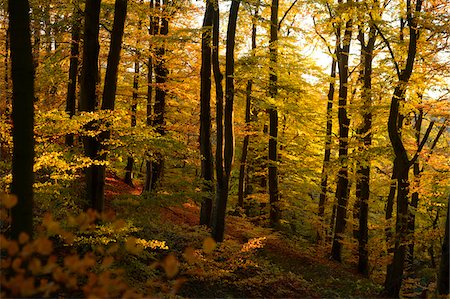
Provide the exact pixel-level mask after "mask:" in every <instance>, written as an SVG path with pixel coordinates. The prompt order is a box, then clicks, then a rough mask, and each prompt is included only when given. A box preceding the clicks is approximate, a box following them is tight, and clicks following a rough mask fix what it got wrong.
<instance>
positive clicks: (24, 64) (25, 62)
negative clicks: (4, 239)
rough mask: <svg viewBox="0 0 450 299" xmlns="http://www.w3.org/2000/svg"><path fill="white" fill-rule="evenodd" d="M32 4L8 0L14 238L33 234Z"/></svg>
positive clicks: (12, 235)
mask: <svg viewBox="0 0 450 299" xmlns="http://www.w3.org/2000/svg"><path fill="white" fill-rule="evenodd" d="M29 10H30V7H29V4H28V1H27V0H10V1H8V13H9V32H10V47H11V48H10V49H11V75H12V88H13V94H12V121H13V124H14V125H13V128H12V138H13V144H14V147H13V158H12V183H11V193H12V194H14V195H15V196H17V204H16V205H15V206H14V207H13V208H12V210H11V218H12V221H11V238H12V239H15V240H18V238H19V235H20V234H21V233H26V234H27V235H28V236H30V237H32V236H33V181H34V179H33V163H34V133H33V126H34V106H33V105H34V103H33V102H34V79H33V56H32V49H31V35H30V17H29Z"/></svg>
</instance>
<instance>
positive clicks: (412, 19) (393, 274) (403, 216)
mask: <svg viewBox="0 0 450 299" xmlns="http://www.w3.org/2000/svg"><path fill="white" fill-rule="evenodd" d="M421 9H422V0H417V2H416V5H415V8H412V7H411V3H410V1H407V8H406V11H407V23H408V27H409V35H410V38H409V45H408V52H407V53H408V54H407V59H406V64H405V67H404V69H402V71H401V72H400V73H399V74H398V79H399V81H398V84H397V85H396V87H395V90H394V94H393V96H392V100H391V106H390V111H389V119H388V133H389V139H390V141H391V144H392V147H393V149H394V153H395V160H396V161H395V163H394V164H396V166H397V167H394V169H395V170H396V179H397V186H398V191H397V219H396V225H395V230H396V240H395V248H394V258H393V260H392V263H391V264H390V265H388V269H387V275H386V280H385V285H384V293H385V294H386V295H387V296H390V297H395V298H397V297H399V295H400V289H401V286H402V281H403V270H404V262H405V255H406V244H405V243H406V241H407V238H408V205H409V204H408V193H409V177H408V175H409V168H410V167H411V162H413V163H414V161H410V160H409V159H408V154H407V152H406V149H405V147H404V145H403V142H402V139H401V136H400V133H399V130H398V121H399V115H400V113H399V107H400V102H403V101H404V99H405V92H406V88H407V84H408V82H409V79H410V78H411V75H412V72H413V68H414V61H415V58H416V52H417V40H418V38H419V29H418V19H417V12H420V11H421Z"/></svg>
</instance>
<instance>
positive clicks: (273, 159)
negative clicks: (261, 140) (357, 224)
mask: <svg viewBox="0 0 450 299" xmlns="http://www.w3.org/2000/svg"><path fill="white" fill-rule="evenodd" d="M269 52H270V54H269V58H270V66H269V70H270V76H269V95H270V97H271V98H273V99H276V98H277V94H278V86H277V81H278V76H277V60H278V0H272V6H271V9H270V45H269ZM268 112H269V136H270V137H269V167H268V169H269V202H270V216H269V217H270V224H271V226H277V225H278V224H279V223H280V219H281V211H280V206H279V202H278V201H279V194H278V154H277V151H278V110H277V107H274V106H271V107H270V108H269V109H268Z"/></svg>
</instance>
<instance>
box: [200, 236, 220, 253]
mask: <svg viewBox="0 0 450 299" xmlns="http://www.w3.org/2000/svg"><path fill="white" fill-rule="evenodd" d="M216 245H217V243H216V241H214V239H213V238H211V237H208V238H206V239H205V240H204V241H203V251H204V252H205V253H211V252H213V251H214V249H216Z"/></svg>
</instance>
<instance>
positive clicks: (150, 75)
mask: <svg viewBox="0 0 450 299" xmlns="http://www.w3.org/2000/svg"><path fill="white" fill-rule="evenodd" d="M150 9H151V10H152V9H154V1H153V0H150ZM155 27H156V24H155V17H154V16H152V15H151V14H150V27H149V30H148V34H149V35H150V36H153V35H155ZM149 50H150V51H152V50H153V47H152V42H151V41H150V46H149ZM147 64H148V65H147V68H148V72H147V115H146V116H147V119H146V124H147V126H149V127H150V126H152V123H153V122H152V118H153V103H152V101H153V85H152V84H153V59H152V56H151V55H149V57H148V63H147ZM149 154H150V153H147V159H146V161H145V174H146V175H145V183H144V189H143V191H147V192H149V191H150V190H151V187H152V183H151V182H152V161H151V160H150V159H149V157H148V155H149Z"/></svg>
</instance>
